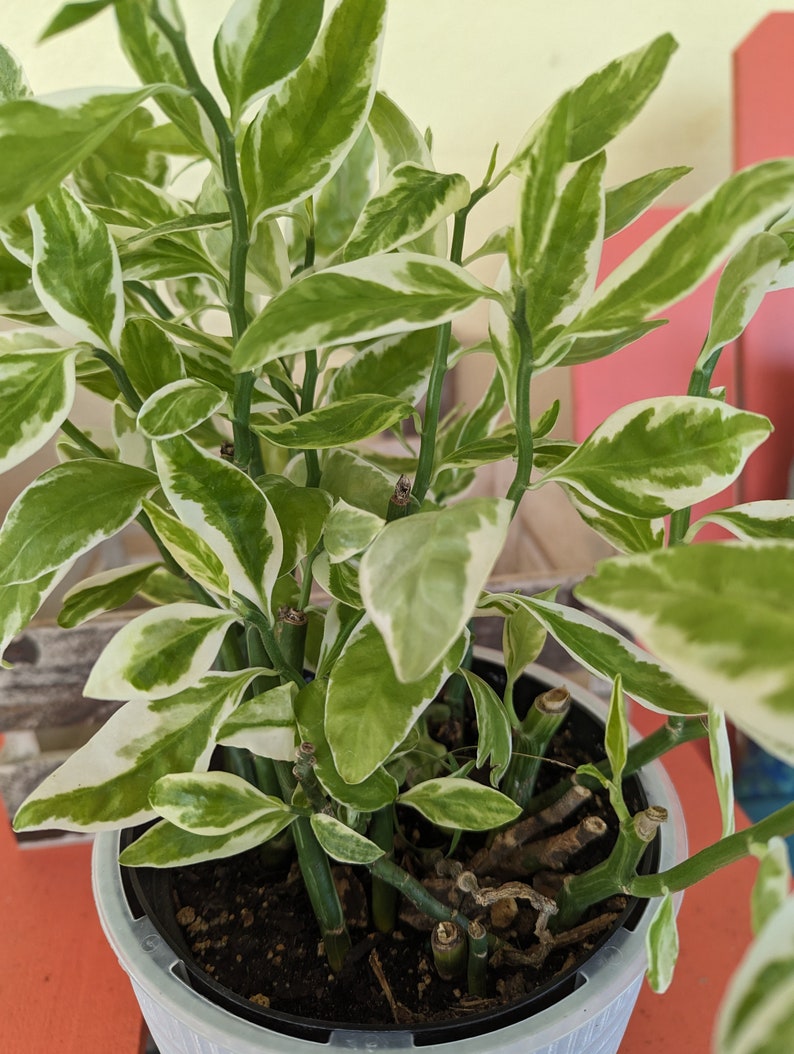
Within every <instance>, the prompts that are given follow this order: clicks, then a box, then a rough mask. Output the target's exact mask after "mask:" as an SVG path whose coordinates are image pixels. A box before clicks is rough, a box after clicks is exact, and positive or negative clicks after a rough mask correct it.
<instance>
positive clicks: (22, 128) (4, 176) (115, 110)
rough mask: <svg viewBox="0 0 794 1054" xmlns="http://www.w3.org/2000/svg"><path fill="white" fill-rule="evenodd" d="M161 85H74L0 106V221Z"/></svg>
mask: <svg viewBox="0 0 794 1054" xmlns="http://www.w3.org/2000/svg"><path fill="white" fill-rule="evenodd" d="M152 79H153V80H154V81H156V80H158V78H157V77H154V78H152ZM165 91H170V89H169V88H167V86H165V85H163V84H149V85H147V86H146V87H145V88H138V89H131V90H127V91H123V90H116V91H113V92H102V91H97V90H93V91H92V90H86V89H79V90H71V91H65V92H59V93H57V94H55V95H48V96H44V97H43V98H41V99H32V98H23V99H17V100H15V101H12V102H8V103H6V104H5V105H3V106H2V107H0V151H1V152H2V155H3V167H2V172H0V224H2V225H5V224H7V223H9V222H10V221H11V220H13V219H14V218H15V217H16V216H18V215H19V214H20V213H22V212H23V211H24V210H25V209H26V208H27V207H28V206H29V205H32V204H34V203H35V202H37V201H39V200H40V199H41V198H43V197H44V196H45V194H48V193H49V192H50V191H51V190H54V189H55V188H56V187H57V186H58V184H59V183H60V182H61V180H62V179H63V178H64V176H67V175H68V174H69V173H70V172H71V171H72V170H73V169H74V168H76V167H77V165H79V164H80V162H81V161H82V160H83V159H84V158H86V157H88V156H89V155H90V154H92V153H93V152H94V150H96V148H97V147H98V146H99V144H100V143H101V142H102V141H103V140H104V139H105V138H106V137H107V136H108V135H110V133H111V132H112V131H113V130H114V128H116V127H117V126H118V125H119V124H120V123H121V122H122V121H123V120H124V118H125V117H127V116H128V115H129V114H131V113H132V111H133V110H135V109H137V107H138V106H140V105H141V103H143V102H144V101H145V100H146V99H149V98H151V97H152V96H156V95H158V94H161V93H163V92H165Z"/></svg>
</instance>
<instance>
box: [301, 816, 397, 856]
mask: <svg viewBox="0 0 794 1054" xmlns="http://www.w3.org/2000/svg"><path fill="white" fill-rule="evenodd" d="M311 825H312V830H313V831H314V834H315V837H316V838H317V841H318V842H319V843H320V845H321V846H322V848H323V849H324V850H325V852H326V853H328V855H329V856H330V857H332V858H333V859H334V860H338V861H339V862H340V863H342V864H372V863H374V862H375V861H376V860H380V858H381V857H382V856H383V855H384V854H385V850H383V849H381V848H380V846H378V845H375V843H374V842H371V841H370V840H369V838H365V837H364V835H363V834H359V833H358V832H357V831H354V830H353V828H352V827H348V826H347V824H344V823H342V821H341V820H337V818H336V817H335V816H327V815H326V814H325V813H321V812H316V813H315V814H314V815H313V816H312V818H311Z"/></svg>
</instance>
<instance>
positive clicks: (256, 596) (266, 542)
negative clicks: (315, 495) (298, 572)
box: [155, 436, 283, 610]
mask: <svg viewBox="0 0 794 1054" xmlns="http://www.w3.org/2000/svg"><path fill="white" fill-rule="evenodd" d="M155 459H156V461H157V468H158V473H159V476H160V480H161V482H162V485H163V490H164V492H165V494H166V496H167V497H168V500H169V501H170V502H171V505H172V507H173V508H174V510H175V511H176V513H177V515H178V516H179V519H180V520H181V521H182V523H184V524H185V525H186V526H187V527H190V528H191V529H192V530H193V531H195V532H196V533H197V534H199V535H200V536H201V537H202V538H203V540H204V542H205V543H206V544H207V545H209V546H210V547H211V548H212V549H213V551H214V552H215V554H216V556H217V557H218V558H219V559H220V562H221V564H222V565H223V568H224V570H225V572H226V574H227V575H228V577H229V581H230V582H231V586H232V589H233V590H234V592H237V593H241V594H242V595H243V596H245V597H248V598H249V599H250V600H253V601H254V602H258V603H261V604H263V605H264V610H268V608H269V605H270V595H271V593H272V591H273V586H274V584H275V581H276V579H277V578H278V576H279V574H280V571H281V560H282V553H283V545H282V539H281V528H280V527H279V525H278V521H277V520H276V517H275V514H274V512H273V509H272V508H271V506H270V503H269V502H268V500H267V498H266V497H265V496H264V494H263V493H262V491H261V490H260V489H259V488H258V487H257V486H256V484H255V483H254V482H253V481H252V480H251V479H250V478H249V477H248V476H247V475H246V474H245V473H244V472H241V471H240V469H238V468H236V467H235V466H234V465H232V464H230V462H228V461H224V460H223V459H222V458H219V457H216V456H215V455H213V454H210V453H209V452H208V451H206V450H202V449H201V448H200V447H198V446H196V444H195V443H192V442H191V441H190V440H189V439H187V438H186V437H184V436H178V437H175V438H174V439H167V440H164V441H162V442H158V443H155Z"/></svg>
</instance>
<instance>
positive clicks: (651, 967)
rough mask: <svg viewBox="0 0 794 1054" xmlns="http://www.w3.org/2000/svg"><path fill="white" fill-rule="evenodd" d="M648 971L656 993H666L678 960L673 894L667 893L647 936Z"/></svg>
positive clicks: (649, 982) (652, 920) (648, 976)
mask: <svg viewBox="0 0 794 1054" xmlns="http://www.w3.org/2000/svg"><path fill="white" fill-rule="evenodd" d="M645 947H646V951H647V953H648V970H647V972H646V974H645V976H646V977H647V978H648V984H649V985H650V986H651V988H652V989H653V991H654V992H657V993H661V992H666V991H667V989H668V988H669V987H670V982H671V981H672V980H673V970H674V969H675V964H676V960H677V959H678V927H677V925H676V921H675V904H674V903H673V897H672V894H670V893H669V892H668V893H665V895H664V897H663V898H662V902H661V904H660V905H659V907H658V908H657V909H656V914H655V915H654V916H653V919H651V924H650V926H649V927H648V932H647V934H646V936H645Z"/></svg>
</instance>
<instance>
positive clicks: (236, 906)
mask: <svg viewBox="0 0 794 1054" xmlns="http://www.w3.org/2000/svg"><path fill="white" fill-rule="evenodd" d="M548 757H549V758H550V759H551V760H552V761H557V762H560V763H562V764H564V765H566V766H576V765H579V764H582V763H583V762H584V761H591V760H598V759H597V758H596V759H594V758H593V756H592V753H588V752H587V750H586V749H584V748H583V747H581V746H579V745H577V744H575V742H574V738H573V737H572V736H571V734H570V732H568V731H567V730H563V731H562V732H561V733H560V734H559V735H558V736H557V737H556V739H555V742H554V744H553V746H552V749H551V751H550V753H549V755H548ZM543 769H544V772H545V780H546V782H551V783H553V782H555V781H556V780H558V779H559V778H560V773H561V770H560V769H559V768H557V766H555V765H544V766H543ZM555 770H556V771H555ZM588 814H589V815H597V816H600V817H601V818H602V819H603V820H604V821H605V822H606V823H607V824H608V826H609V828H610V830H609V833H608V834H607V835H606V836H604V837H603V838H602V839H600V840H599V841H597V842H596V843H594V844H591V845H589V846H587V847H586V848H584V849H582V850H580V851H579V852H578V853H576V855H575V856H574V857H572V858H571V860H570V861H569V862H568V865H567V870H568V871H570V872H578V871H583V870H587V869H589V868H590V867H592V866H593V865H594V864H595V863H598V862H599V861H600V860H602V859H604V858H605V857H606V856H607V855H608V853H609V851H610V849H611V848H612V846H613V844H614V838H615V829H616V821H615V817H614V814H613V812H612V810H611V808H610V806H609V804H608V800H607V799H606V797H605V795H603V794H594V796H593V799H592V801H591V802H590V803H589V804H588V805H587V806H585V808H584V809H583V810H581V811H579V812H577V814H576V820H579V819H581V818H582V817H583V816H585V815H588ZM401 820H403V821H404V827H403V832H402V834H403V837H404V840H405V843H404V844H408V843H411V842H416V841H417V840H421V838H422V831H421V830H420V828H419V826H418V825H417V818H416V813H414V812H412V811H409V810H405V812H404V814H402V815H401ZM564 826H570V821H569V822H568V823H567V824H565V825H564ZM553 833H555V832H554V830H553V829H552V830H550V831H548V832H544V834H553ZM479 844H482V843H481V841H480V843H479ZM477 848H478V843H477V841H476V840H471V841H470V842H467V843H466V844H465V846H464V849H463V854H464V857H463V862H464V866H465V863H466V861H465V855H466V854H468V855H469V856H470V855H471V854H472V853H474V852H475V851H476V849H477ZM398 849H399V847H398ZM460 857H461V853H460V850H459V851H458V858H460ZM397 858H398V860H401V857H400V855H399V852H398V856H397ZM402 862H403V863H404V864H405V865H406V866H408V867H409V868H411V869H412V870H414V871H415V872H417V873H418V877H420V878H421V877H423V876H422V874H421V872H420V871H419V867H418V863H417V861H416V858H415V857H414V855H413V854H411V853H410V852H407V853H404V855H403V858H402ZM515 877H516V879H517V880H519V881H525V882H529V883H531V882H532V881H533V880H532V879H531V878H527V877H526V876H522V875H517V876H515ZM335 879H336V882H337V885H338V887H339V889H340V894H341V898H342V902H343V906H344V908H345V912H346V915H347V918H348V926H349V929H350V934H351V938H352V942H353V947H352V951H351V952H350V953H349V954H348V956H347V958H346V961H345V963H344V966H343V968H342V969H341V970H339V971H338V972H337V973H333V972H332V971H331V970H330V969H329V966H328V963H327V960H326V958H325V955H324V950H323V946H322V943H321V941H320V937H319V933H318V930H317V927H316V923H315V922H314V916H313V914H312V911H311V908H310V905H309V901H308V897H307V894H306V892H305V889H304V886H303V882H302V880H301V878H300V875H299V874H298V873H297V871H296V870H294V869H293V870H291V871H290V872H289V873H287V874H284V873H283V872H282V873H281V874H280V875H275V876H274V875H269V876H267V877H266V876H265V873H264V870H263V863H262V856H261V854H260V853H259V852H258V851H252V852H250V853H246V854H242V855H241V856H239V857H233V858H230V859H227V860H222V861H219V862H213V863H208V864H202V865H196V866H192V867H185V868H181V869H177V870H175V872H174V873H173V886H172V897H173V902H174V909H175V912H176V918H177V921H178V923H179V924H180V926H181V928H182V931H183V934H184V938H185V941H186V943H187V945H188V947H189V948H190V950H191V953H192V955H193V956H194V957H195V960H196V962H197V963H198V965H199V967H200V968H201V969H203V970H204V971H205V972H206V973H207V975H209V976H210V977H211V978H212V979H213V980H215V981H216V982H218V983H220V984H222V985H224V986H225V987H227V988H229V989H231V990H232V991H234V992H235V993H237V994H238V995H240V996H242V997H244V998H245V999H248V1000H252V1001H253V1002H254V1003H257V1004H259V1005H261V1006H265V1007H269V1008H270V1009H272V1010H277V1011H280V1012H283V1013H287V1014H291V1015H298V1016H302V1017H309V1018H314V1019H316V1020H322V1021H329V1022H336V1023H340V1022H342V1023H344V1022H354V1023H357V1024H359V1025H373V1026H384V1025H393V1024H395V1023H396V1024H405V1025H410V1024H412V1023H413V1024H417V1023H420V1022H434V1021H439V1020H443V1019H454V1018H459V1017H461V1016H464V1015H469V1014H472V1013H476V1012H480V1011H483V1010H487V1009H491V1008H493V1007H497V1006H504V1005H507V1004H510V1003H512V1002H515V1001H516V1000H520V999H522V998H524V997H526V995H527V994H528V993H531V992H533V991H534V990H536V989H537V988H538V986H541V985H544V984H546V983H547V982H549V981H552V980H553V979H554V978H556V977H559V976H560V975H561V974H562V973H564V972H565V971H568V970H569V969H570V968H571V967H572V966H573V965H574V964H576V963H577V962H578V961H580V960H581V959H583V958H586V957H587V955H588V953H590V952H591V951H592V950H593V948H594V947H595V946H596V945H597V944H598V943H600V942H601V941H602V940H603V939H604V937H605V934H606V933H607V932H608V929H609V927H610V926H613V925H614V920H615V918H616V917H617V916H618V915H619V914H620V913H621V911H623V910H624V909H625V907H626V900H625V898H620V897H616V898H614V900H613V901H612V902H609V903H606V904H601V905H599V906H597V907H596V908H594V909H593V910H592V911H591V913H590V915H589V916H588V917H587V918H588V919H589V920H590V925H591V926H592V930H593V932H587V927H585V932H584V933H583V934H582V936H581V938H580V939H578V940H576V941H575V942H574V943H571V944H570V945H563V946H561V947H559V948H555V949H554V950H553V951H552V952H551V953H550V954H549V955H548V957H547V958H546V960H545V962H544V963H543V965H542V966H540V967H535V966H527V965H522V966H516V965H509V964H503V965H501V966H499V967H497V968H494V967H493V966H489V970H488V990H487V992H486V996H485V998H472V997H470V996H469V995H468V994H467V985H466V977H465V975H464V976H463V977H461V978H456V979H454V980H452V981H445V980H442V979H441V978H440V977H439V975H438V973H437V972H436V970H435V968H434V966H433V959H432V953H431V950H430V933H429V927H428V929H427V930H425V929H417V928H415V926H414V925H412V924H410V923H409V922H407V921H404V920H401V921H400V922H399V923H398V925H397V927H396V929H395V930H394V931H393V932H392V933H391V934H388V935H386V934H383V933H380V932H378V931H377V930H376V929H375V928H374V927H373V925H372V923H371V920H370V919H369V917H368V914H367V904H368V894H369V876H368V875H367V874H366V872H360V871H354V870H352V869H350V868H344V867H338V868H337V869H336V871H335ZM507 880H509V879H506V878H504V877H502V878H501V879H500V880H499V881H502V882H503V881H507ZM497 884H498V883H497ZM538 884H539V883H538V882H537V880H536V881H535V885H536V886H537V885H538ZM514 905H515V907H517V909H518V911H517V913H516V914H515V915H513V906H511V907H510V908H509V909H508V910H507V912H506V913H505V914H503V915H501V916H499V917H498V918H497V916H495V915H493V914H491V913H489V912H488V911H487V910H482V911H481V912H480V914H481V916H482V921H483V922H484V924H485V925H486V926H487V927H488V928H489V929H490V930H491V931H492V932H494V933H496V934H497V935H498V936H499V937H501V938H503V939H504V940H506V941H507V942H509V944H510V945H511V946H512V947H514V948H519V949H531V948H532V947H533V946H537V937H536V936H535V933H534V930H535V923H536V919H537V913H536V911H535V909H534V908H532V907H531V906H530V904H529V902H528V901H526V900H521V899H519V900H518V901H515V902H514ZM403 914H405V913H404V912H403ZM412 921H413V922H414V923H415V922H416V921H417V920H416V918H415V917H414V918H413V920H412ZM585 921H587V920H585Z"/></svg>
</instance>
